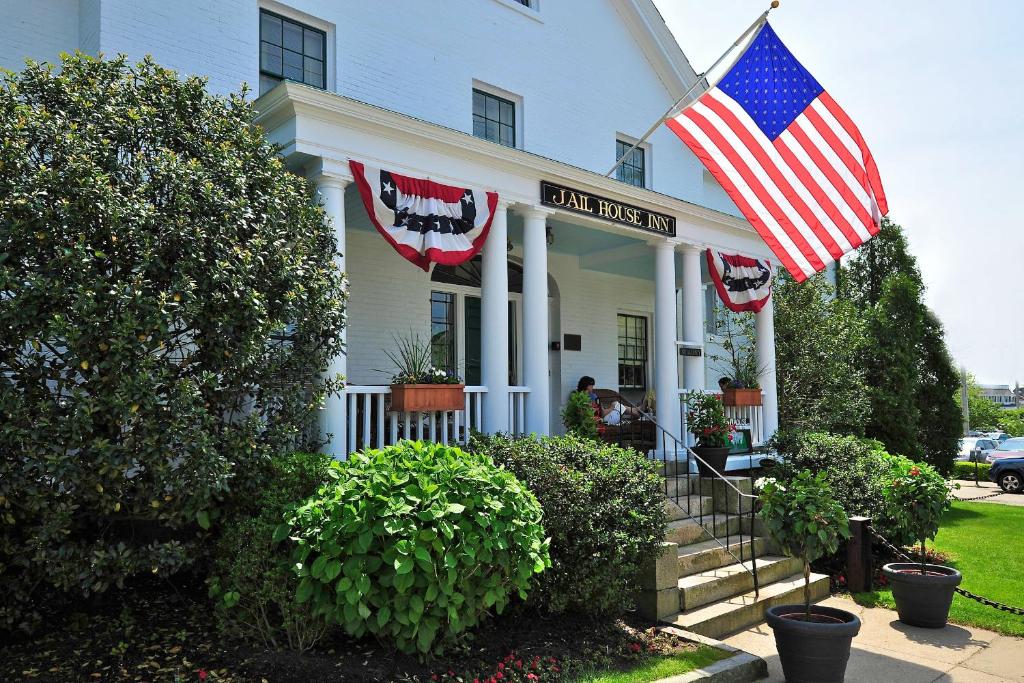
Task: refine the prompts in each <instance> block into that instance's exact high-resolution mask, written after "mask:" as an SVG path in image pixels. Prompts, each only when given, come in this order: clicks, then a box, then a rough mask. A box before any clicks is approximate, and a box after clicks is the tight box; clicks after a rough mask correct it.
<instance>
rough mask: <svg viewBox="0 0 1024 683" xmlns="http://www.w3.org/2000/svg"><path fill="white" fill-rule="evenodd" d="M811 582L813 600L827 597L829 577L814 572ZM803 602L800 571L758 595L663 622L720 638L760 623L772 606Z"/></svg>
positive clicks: (716, 603) (701, 608) (767, 586)
mask: <svg viewBox="0 0 1024 683" xmlns="http://www.w3.org/2000/svg"><path fill="white" fill-rule="evenodd" d="M810 585H811V600H812V601H813V602H817V601H818V600H823V599H824V598H826V597H828V594H829V586H828V576H826V575H824V574H813V573H812V574H811V581H810ZM803 601H804V577H803V573H802V572H801V573H799V574H794V575H792V576H788V577H786V578H784V579H783V580H781V581H777V582H775V583H773V584H770V585H762V587H761V593H760V595H759V596H755V595H754V592H753V591H749V592H747V593H743V594H741V595H734V596H733V597H731V598H728V599H727V600H721V601H719V602H715V603H712V604H710V605H705V606H704V607H698V608H697V609H693V610H688V611H686V612H684V613H680V614H677V615H675V617H668V618H666V619H665V620H664V621H666V622H668V623H670V624H672V625H673V626H678V627H679V628H682V629H686V630H687V631H693V632H694V633H699V634H700V635H702V636H707V637H709V638H719V639H721V638H722V637H723V636H726V635H729V634H732V633H735V632H737V631H740V630H742V629H745V628H747V627H748V626H753V625H754V624H759V623H761V622H762V621H764V618H765V617H764V615H765V612H766V611H767V610H768V608H769V607H774V606H775V605H790V604H802V603H803Z"/></svg>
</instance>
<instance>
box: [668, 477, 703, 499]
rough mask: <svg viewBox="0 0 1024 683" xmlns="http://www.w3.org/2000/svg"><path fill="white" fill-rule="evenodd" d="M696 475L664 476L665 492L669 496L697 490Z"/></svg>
mask: <svg viewBox="0 0 1024 683" xmlns="http://www.w3.org/2000/svg"><path fill="white" fill-rule="evenodd" d="M697 481H698V479H697V477H665V494H666V495H667V496H668V497H669V498H674V497H675V496H687V495H689V494H691V493H696V492H697V488H698V486H697Z"/></svg>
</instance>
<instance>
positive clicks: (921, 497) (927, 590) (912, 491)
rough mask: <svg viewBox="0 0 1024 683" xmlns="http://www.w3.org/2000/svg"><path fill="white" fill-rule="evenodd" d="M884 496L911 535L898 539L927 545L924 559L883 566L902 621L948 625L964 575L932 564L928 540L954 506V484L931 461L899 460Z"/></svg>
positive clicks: (896, 519) (927, 625) (887, 508)
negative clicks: (928, 554)
mask: <svg viewBox="0 0 1024 683" xmlns="http://www.w3.org/2000/svg"><path fill="white" fill-rule="evenodd" d="M882 495H883V497H884V501H885V512H886V516H887V517H888V518H889V519H891V520H892V521H893V522H895V523H896V524H898V525H899V526H900V527H902V528H903V529H904V530H905V536H904V537H903V538H901V539H898V540H899V541H902V542H903V543H909V542H914V543H917V544H920V548H921V561H920V563H913V562H893V563H890V564H887V565H885V566H884V567H882V571H883V572H884V574H885V577H886V578H887V579H888V581H889V584H890V585H891V586H892V597H893V599H894V600H895V601H896V611H897V612H899V615H900V621H902V622H903V623H905V624H910V625H911V626H923V627H925V628H942V627H943V626H945V625H946V620H947V619H948V617H949V607H950V605H951V604H952V602H953V593H954V592H955V591H956V587H957V586H958V585H960V581H961V580H962V579H963V577H962V576H961V574H960V572H958V571H957V570H956V569H953V568H952V567H944V566H942V565H936V564H927V554H926V541H927V539H929V538H931V539H934V538H935V534H937V533H938V531H939V522H940V521H941V519H942V515H943V514H944V513H945V512H946V511H947V510H948V509H949V507H950V505H951V491H950V489H949V486H948V485H947V484H946V480H945V479H943V477H942V475H941V474H939V473H938V472H937V471H936V470H935V469H934V468H932V467H931V466H930V465H925V464H923V463H911V462H909V461H907V460H902V459H900V460H896V459H894V460H893V462H892V476H891V478H890V479H889V480H888V482H887V483H886V484H885V485H884V486H883V488H882Z"/></svg>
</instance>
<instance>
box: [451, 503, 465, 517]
mask: <svg viewBox="0 0 1024 683" xmlns="http://www.w3.org/2000/svg"><path fill="white" fill-rule="evenodd" d="M465 509H466V506H465V505H461V504H459V503H448V508H447V510H448V513H449V514H456V515H457V514H459V513H461V512H463V511H464V510H465Z"/></svg>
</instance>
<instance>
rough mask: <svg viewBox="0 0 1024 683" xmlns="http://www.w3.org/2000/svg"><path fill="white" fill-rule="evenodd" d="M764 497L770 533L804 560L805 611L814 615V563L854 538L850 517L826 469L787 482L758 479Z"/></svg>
mask: <svg viewBox="0 0 1024 683" xmlns="http://www.w3.org/2000/svg"><path fill="white" fill-rule="evenodd" d="M756 487H757V488H758V490H759V492H760V493H759V495H760V499H761V511H760V512H759V513H758V514H759V515H760V517H761V519H763V520H764V522H765V526H766V527H767V528H768V535H769V536H770V537H771V539H772V540H773V541H774V542H775V543H777V544H778V545H779V547H780V548H782V552H784V553H785V554H786V555H787V556H789V557H796V558H799V559H801V560H803V565H804V610H805V614H806V616H807V618H808V619H809V618H810V607H811V589H810V574H811V562H814V561H815V560H817V559H818V558H820V557H824V556H826V555H833V554H835V552H836V551H837V550H838V549H839V541H840V540H841V539H847V538H849V537H850V528H849V519H848V518H847V515H846V512H844V511H843V506H842V505H840V503H839V501H837V500H836V498H835V496H834V494H833V492H832V489H831V488H829V485H828V480H827V478H826V476H825V473H824V472H819V473H818V474H816V475H815V474H812V473H811V472H810V471H808V470H804V471H802V472H798V473H797V474H796V476H794V477H792V478H791V479H789V480H788V481H786V482H782V481H778V480H776V479H774V478H771V477H766V478H762V479H758V480H757V482H756Z"/></svg>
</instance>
